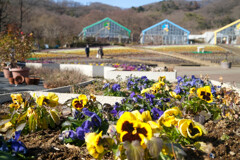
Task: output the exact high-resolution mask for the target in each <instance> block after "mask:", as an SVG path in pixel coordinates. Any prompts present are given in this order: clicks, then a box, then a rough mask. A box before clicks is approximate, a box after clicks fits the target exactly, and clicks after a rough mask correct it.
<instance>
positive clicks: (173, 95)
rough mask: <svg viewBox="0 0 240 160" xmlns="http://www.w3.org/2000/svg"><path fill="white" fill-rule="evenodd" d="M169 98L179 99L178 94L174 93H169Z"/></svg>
mask: <svg viewBox="0 0 240 160" xmlns="http://www.w3.org/2000/svg"><path fill="white" fill-rule="evenodd" d="M169 94H170V96H172V97H173V98H176V99H181V96H180V95H179V94H177V93H176V92H173V91H171V92H169Z"/></svg>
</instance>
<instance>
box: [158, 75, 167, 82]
mask: <svg viewBox="0 0 240 160" xmlns="http://www.w3.org/2000/svg"><path fill="white" fill-rule="evenodd" d="M165 79H166V76H160V77H159V78H158V81H159V82H164V81H165Z"/></svg>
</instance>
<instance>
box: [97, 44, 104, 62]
mask: <svg viewBox="0 0 240 160" xmlns="http://www.w3.org/2000/svg"><path fill="white" fill-rule="evenodd" d="M103 55H104V54H103V48H102V46H100V47H99V49H98V58H101V59H102V57H103Z"/></svg>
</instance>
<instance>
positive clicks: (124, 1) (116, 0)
mask: <svg viewBox="0 0 240 160" xmlns="http://www.w3.org/2000/svg"><path fill="white" fill-rule="evenodd" d="M75 1H77V2H80V3H82V4H83V5H89V4H90V3H92V2H100V3H104V4H108V5H111V6H117V7H120V8H131V7H139V6H142V5H145V4H149V3H154V2H159V1H161V0H75Z"/></svg>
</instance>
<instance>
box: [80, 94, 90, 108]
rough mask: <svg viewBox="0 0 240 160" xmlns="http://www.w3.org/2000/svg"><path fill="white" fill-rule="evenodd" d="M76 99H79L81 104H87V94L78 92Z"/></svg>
mask: <svg viewBox="0 0 240 160" xmlns="http://www.w3.org/2000/svg"><path fill="white" fill-rule="evenodd" d="M78 99H79V101H81V102H82V104H83V106H85V105H86V104H87V102H88V99H87V96H86V95H84V94H80V95H79V96H78Z"/></svg>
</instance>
